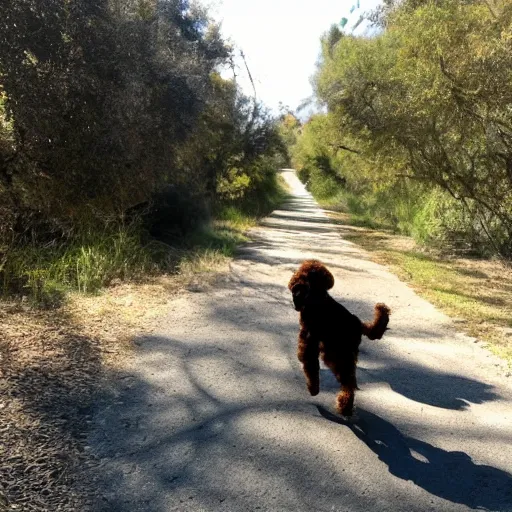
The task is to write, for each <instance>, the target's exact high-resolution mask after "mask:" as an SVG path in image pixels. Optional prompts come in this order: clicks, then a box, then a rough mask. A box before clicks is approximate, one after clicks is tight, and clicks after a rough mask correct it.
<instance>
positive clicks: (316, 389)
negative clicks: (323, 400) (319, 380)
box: [308, 385, 320, 396]
mask: <svg viewBox="0 0 512 512" xmlns="http://www.w3.org/2000/svg"><path fill="white" fill-rule="evenodd" d="M308 391H309V394H310V395H311V396H316V395H318V393H320V386H318V385H311V386H308Z"/></svg>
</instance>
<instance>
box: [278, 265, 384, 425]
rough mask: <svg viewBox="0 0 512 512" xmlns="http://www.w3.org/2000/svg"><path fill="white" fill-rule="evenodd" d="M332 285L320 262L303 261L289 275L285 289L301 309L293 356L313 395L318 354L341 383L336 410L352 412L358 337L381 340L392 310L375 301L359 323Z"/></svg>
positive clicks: (355, 382)
mask: <svg viewBox="0 0 512 512" xmlns="http://www.w3.org/2000/svg"><path fill="white" fill-rule="evenodd" d="M333 286H334V277H333V275H332V274H331V273H330V272H329V270H327V268H326V267H325V265H324V264H323V263H321V262H320V261H318V260H306V261H304V262H303V263H302V265H301V266H300V268H299V269H298V270H297V271H296V272H295V273H294V274H293V276H292V278H291V279H290V282H289V284H288V289H289V290H290V291H291V292H292V296H293V304H294V306H295V309H296V310H297V311H299V312H300V332H299V343H298V351H297V355H298V358H299V361H300V362H301V363H302V366H303V370H304V375H305V376H306V384H307V387H308V390H309V392H310V393H311V395H313V396H315V395H317V394H318V393H319V391H320V378H319V371H320V367H319V362H318V358H319V357H321V358H322V360H323V361H324V363H325V364H326V365H327V366H328V367H329V368H330V369H331V371H332V372H333V373H334V375H335V377H336V379H337V380H338V382H339V383H340V385H341V390H340V392H339V393H338V396H337V398H336V407H337V410H338V412H339V413H340V414H343V415H344V416H350V415H351V414H352V410H353V407H354V395H355V390H356V389H357V381H356V364H357V356H358V354H359V345H360V343H361V336H362V335H363V334H364V335H365V336H367V337H368V338H370V339H371V340H376V339H381V338H382V336H383V335H384V332H385V331H386V329H387V325H388V322H389V314H390V310H389V308H388V307H387V306H386V305H385V304H381V303H379V304H376V305H375V314H374V319H373V321H372V322H368V323H365V322H361V320H359V318H358V317H357V316H355V315H353V314H352V313H350V311H348V310H347V309H346V308H345V307H344V306H342V305H341V304H339V303H338V302H336V301H335V300H334V299H333V298H332V297H331V296H330V295H329V294H328V293H327V290H329V289H331V288H332V287H333Z"/></svg>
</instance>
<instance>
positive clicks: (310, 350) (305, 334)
mask: <svg viewBox="0 0 512 512" xmlns="http://www.w3.org/2000/svg"><path fill="white" fill-rule="evenodd" d="M318 345H319V343H318V340H317V339H315V338H314V337H313V336H311V333H310V332H309V331H308V329H307V328H306V327H305V326H302V327H301V329H300V332H299V346H298V350H297V356H298V358H299V361H300V362H301V363H302V368H303V370H304V375H305V376H306V383H307V386H308V390H309V392H310V394H311V395H312V396H315V395H318V393H319V391H320V364H319V362H318V356H319V350H320V349H319V346H318Z"/></svg>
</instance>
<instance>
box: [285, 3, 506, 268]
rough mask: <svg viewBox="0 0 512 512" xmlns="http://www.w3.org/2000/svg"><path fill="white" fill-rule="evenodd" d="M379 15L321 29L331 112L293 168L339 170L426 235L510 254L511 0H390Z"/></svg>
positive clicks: (320, 119) (323, 87)
mask: <svg viewBox="0 0 512 512" xmlns="http://www.w3.org/2000/svg"><path fill="white" fill-rule="evenodd" d="M377 18H378V19H377V21H378V22H379V23H380V24H381V26H382V27H383V28H384V30H383V31H382V32H381V33H380V34H378V35H377V36H375V37H372V38H366V37H353V36H345V35H340V34H337V33H336V32H335V31H331V32H330V33H329V34H327V35H326V36H325V37H324V39H323V43H322V59H321V62H320V64H319V67H318V71H317V74H316V77H315V88H316V94H317V96H318V98H319V100H320V101H321V102H323V103H324V105H325V106H326V107H327V110H328V114H327V115H321V116H317V118H315V119H313V120H312V121H310V123H308V124H307V125H306V126H305V127H304V129H303V132H302V135H301V139H302V140H299V141H298V143H297V144H296V148H295V149H294V150H293V151H292V152H293V153H294V160H295V162H297V163H296V165H297V166H298V168H299V170H300V175H301V176H302V177H303V178H304V179H306V180H307V179H308V177H311V178H312V179H313V181H316V182H319V181H321V182H322V183H323V187H324V188H325V184H326V183H329V185H328V187H334V181H333V180H332V179H331V181H330V182H327V181H326V180H325V177H324V176H325V175H326V174H329V175H332V176H335V177H341V178H342V179H343V180H345V183H339V185H338V188H340V189H343V190H345V191H346V192H347V193H349V194H355V195H356V196H357V198H358V199H359V200H360V201H361V202H362V203H363V204H364V203H367V205H366V206H367V208H368V211H369V212H371V213H372V214H373V213H375V215H377V217H381V218H382V219H383V220H385V221H386V222H389V223H390V224H391V225H392V226H393V227H394V228H396V229H399V230H400V231H403V232H406V233H413V234H416V236H417V237H418V238H419V239H422V240H424V241H427V240H429V241H432V240H438V241H441V240H443V241H445V242H446V243H448V244H454V243H457V244H459V245H460V246H461V247H466V248H470V249H471V250H478V251H480V252H484V253H490V252H493V253H497V254H500V255H501V256H504V257H508V258H510V257H512V174H511V172H510V169H511V165H512V89H511V88H510V82H511V79H512V74H511V73H512V71H511V70H512V4H510V2H505V1H501V0H496V1H493V2H490V1H487V0H486V1H484V0H468V1H464V2H460V1H459V0H439V1H436V2H431V1H420V0H404V1H402V2H392V1H390V2H386V5H385V8H384V9H382V10H381V11H380V13H379V15H378V16H377ZM309 124H312V126H311V128H308V125H309ZM319 173H323V174H319ZM320 176H322V179H321V180H319V179H318V178H319V177H320ZM335 179H336V178H335ZM310 186H311V190H313V191H314V190H315V187H316V186H317V185H314V184H311V185H310ZM319 193H320V194H321V195H322V194H323V195H325V190H320V191H319ZM332 195H333V196H334V195H336V194H334V193H333V194H332ZM433 203H436V206H435V207H434V206H433ZM434 212H435V213H434ZM438 216H441V220H439V219H437V218H436V217H438ZM422 223H424V224H423V225H422Z"/></svg>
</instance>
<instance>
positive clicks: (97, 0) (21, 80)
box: [0, 0, 286, 300]
mask: <svg viewBox="0 0 512 512" xmlns="http://www.w3.org/2000/svg"><path fill="white" fill-rule="evenodd" d="M4 4H5V5H4ZM4 4H2V22H1V25H0V45H1V46H2V52H1V53H0V272H1V275H2V279H3V282H4V291H5V292H6V293H22V294H30V295H32V296H33V297H34V298H37V300H39V297H40V296H42V295H45V294H46V295H51V294H52V293H53V292H50V291H49V292H48V293H46V292H45V291H44V290H47V289H48V290H49V289H50V288H52V289H55V290H57V289H59V290H60V289H61V288H62V289H66V288H70V287H71V288H74V289H78V290H80V291H84V292H93V291H95V290H97V289H98V288H99V287H101V286H103V285H105V284H108V283H109V282H111V281H112V279H118V278H119V279H130V278H136V277H137V276H139V275H141V274H142V273H144V272H147V271H150V270H152V269H154V268H155V263H156V264H157V265H159V266H160V267H161V268H164V269H168V268H170V267H171V266H172V265H173V263H172V261H174V260H175V258H174V253H175V252H176V251H175V250H174V249H173V248H170V247H169V245H172V246H181V245H186V244H185V243H184V242H183V240H184V239H185V238H187V236H190V233H191V232H194V230H195V229H197V228H198V226H201V225H203V224H205V223H206V224H207V223H208V218H209V217H210V215H211V213H212V211H220V210H222V207H223V206H225V205H234V206H236V207H237V208H238V207H242V206H243V207H245V206H244V205H251V206H250V208H251V210H252V211H253V212H254V215H259V214H260V213H261V211H264V210H265V208H266V206H265V205H266V203H267V202H268V201H272V200H273V199H272V197H270V196H272V194H274V193H275V186H274V185H275V171H276V169H277V168H278V167H280V166H281V165H282V163H283V162H285V161H286V149H285V146H284V145H283V143H282V140H281V135H280V132H279V127H278V125H277V123H276V121H275V120H274V119H273V118H272V117H271V116H270V115H269V113H268V112H266V111H265V110H264V108H263V107H262V106H261V105H260V104H258V103H256V102H255V101H254V100H252V99H251V98H249V97H247V96H245V95H244V94H242V93H241V91H240V90H239V89H238V87H237V85H236V83H235V82H233V81H230V80H224V79H222V78H221V77H220V75H219V74H218V72H217V69H218V67H219V65H220V64H223V63H227V62H228V61H229V58H230V52H231V50H230V48H229V47H228V46H227V45H226V44H225V43H224V41H223V40H222V38H221V37H220V35H219V27H218V25H216V24H215V23H214V22H213V21H212V20H210V19H209V18H208V15H207V13H206V12H205V11H204V10H202V9H200V8H198V7H197V6H196V5H192V4H189V2H188V1H186V0H155V1H146V0H135V1H132V0H120V1H118V2H115V5H114V4H112V3H111V2H109V1H108V0H92V1H91V0H87V1H85V0H79V1H76V2H69V1H67V0H55V1H52V2H36V1H35V0H21V1H20V0H6V2H4ZM36 4H37V5H36ZM265 194H269V195H270V196H269V197H268V198H267V197H264V196H265ZM139 221H140V222H139ZM127 225H129V226H130V227H129V228H127V227H126V226H127ZM180 251H181V249H179V250H178V252H180ZM171 263H172V264H171ZM57 295H58V294H57Z"/></svg>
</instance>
